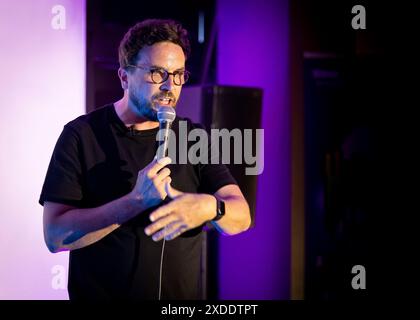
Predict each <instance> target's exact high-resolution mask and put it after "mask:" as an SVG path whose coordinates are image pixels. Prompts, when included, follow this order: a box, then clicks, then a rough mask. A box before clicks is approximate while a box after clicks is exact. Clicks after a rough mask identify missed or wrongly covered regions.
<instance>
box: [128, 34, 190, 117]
mask: <svg viewBox="0 0 420 320" xmlns="http://www.w3.org/2000/svg"><path fill="white" fill-rule="evenodd" d="M136 65H137V66H141V67H142V68H133V69H132V70H131V72H129V73H128V76H127V82H128V97H129V107H130V109H131V110H132V111H133V112H134V113H135V114H136V115H137V116H139V117H144V118H146V119H148V120H151V121H157V113H156V111H157V107H158V106H159V105H166V106H170V107H173V108H174V107H175V105H176V103H177V101H178V98H179V95H180V94H181V89H182V86H178V85H175V84H174V76H173V75H169V77H168V79H167V80H166V81H164V82H163V83H160V84H156V83H153V81H152V75H151V73H150V71H149V70H150V69H157V68H160V69H164V70H166V71H167V72H170V73H172V72H176V71H182V70H185V55H184V52H183V51H182V48H181V47H180V46H179V45H176V44H174V43H172V42H159V43H155V44H153V45H152V46H147V47H144V48H143V49H142V50H140V51H139V53H138V55H137V63H136Z"/></svg>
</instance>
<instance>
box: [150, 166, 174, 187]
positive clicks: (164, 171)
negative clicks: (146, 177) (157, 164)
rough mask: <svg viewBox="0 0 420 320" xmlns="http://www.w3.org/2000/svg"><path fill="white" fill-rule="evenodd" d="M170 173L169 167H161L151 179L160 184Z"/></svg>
mask: <svg viewBox="0 0 420 320" xmlns="http://www.w3.org/2000/svg"><path fill="white" fill-rule="evenodd" d="M170 174H171V170H170V169H169V168H163V169H162V170H160V172H159V173H158V174H157V175H156V176H154V178H153V180H154V181H155V183H156V184H160V183H161V182H162V181H163V180H164V179H165V178H167V177H168V176H169V175H170Z"/></svg>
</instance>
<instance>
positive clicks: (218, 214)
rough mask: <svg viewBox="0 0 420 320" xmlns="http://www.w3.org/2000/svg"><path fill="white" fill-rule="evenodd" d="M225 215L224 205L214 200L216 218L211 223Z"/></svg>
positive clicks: (222, 202) (220, 201)
mask: <svg viewBox="0 0 420 320" xmlns="http://www.w3.org/2000/svg"><path fill="white" fill-rule="evenodd" d="M224 215H225V203H224V201H222V200H219V199H217V198H216V216H215V217H214V218H213V219H212V221H217V220H219V219H221V218H222V217H223V216H224Z"/></svg>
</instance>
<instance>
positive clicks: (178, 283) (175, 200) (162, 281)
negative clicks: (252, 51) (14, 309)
mask: <svg viewBox="0 0 420 320" xmlns="http://www.w3.org/2000/svg"><path fill="white" fill-rule="evenodd" d="M188 54H189V42H188V39H187V32H186V31H185V30H184V29H183V28H182V26H181V25H180V24H177V23H175V22H174V21H171V20H146V21H143V22H141V23H138V24H136V25H135V26H133V27H132V28H131V29H130V30H129V31H128V32H127V34H126V35H125V36H124V38H123V40H122V41H121V44H120V47H119V61H120V68H119V70H118V76H119V78H120V80H121V85H122V88H123V90H124V96H123V97H122V99H121V100H119V101H117V102H115V103H114V104H110V105H107V106H104V107H102V108H100V109H98V110H95V111H93V112H91V113H89V114H87V115H84V116H81V117H79V118H77V119H75V120H73V121H71V122H69V123H68V124H67V125H66V126H65V127H64V129H63V132H62V134H61V135H60V137H59V139H58V142H57V144H56V147H55V149H54V153H53V155H52V158H51V162H50V165H49V168H48V172H47V176H46V179H45V182H44V186H43V189H42V192H41V196H40V200H39V202H40V204H42V205H43V206H44V236H45V242H46V244H47V246H48V248H49V250H50V251H51V252H59V251H64V250H70V251H71V252H70V268H69V284H68V289H69V296H70V299H74V300H78V299H83V300H84V299H94V300H108V299H198V298H199V297H200V296H199V285H200V283H199V271H200V255H201V251H200V250H201V249H200V248H201V247H200V242H201V233H202V227H203V225H204V224H206V223H207V222H208V221H211V222H212V223H213V224H214V225H215V227H216V229H217V230H219V231H220V232H222V233H224V234H228V235H234V234H237V233H240V232H243V231H245V230H247V229H248V228H249V225H250V212H249V207H248V204H247V202H246V200H245V199H244V197H243V195H242V193H241V191H240V189H239V187H238V186H237V184H236V183H235V180H234V179H233V178H232V177H231V175H230V174H229V172H228V170H227V169H226V167H225V166H224V165H222V164H198V165H192V164H190V163H187V164H183V165H181V164H175V163H174V164H170V163H171V159H170V158H168V157H166V158H164V159H162V160H160V161H157V160H156V159H154V158H155V153H156V133H157V132H158V129H159V122H158V121H157V115H156V110H157V107H158V106H171V107H175V106H176V103H177V101H178V98H179V96H180V93H181V89H182V85H183V84H184V83H185V81H186V80H187V77H188V73H187V71H186V69H185V61H186V58H187V57H188ZM179 121H180V119H179V118H176V119H175V121H174V123H173V126H172V129H173V130H174V131H175V132H176V131H177V129H178V128H179ZM187 123H188V130H192V129H193V128H195V125H194V124H192V123H191V122H190V121H188V122H187ZM223 207H224V210H223ZM169 240H170V241H169Z"/></svg>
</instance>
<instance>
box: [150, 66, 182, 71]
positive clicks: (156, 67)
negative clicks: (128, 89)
mask: <svg viewBox="0 0 420 320" xmlns="http://www.w3.org/2000/svg"><path fill="white" fill-rule="evenodd" d="M150 68H151V69H163V70H166V69H165V68H164V67H161V66H158V65H151V66H150ZM166 71H167V70H166ZM175 71H185V67H182V68H178V69H175V70H174V72H175Z"/></svg>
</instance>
